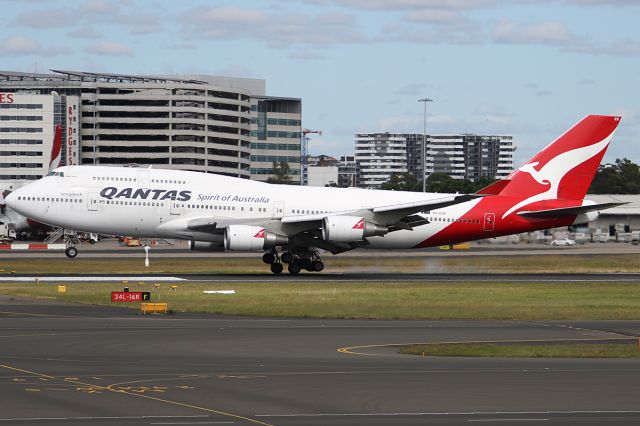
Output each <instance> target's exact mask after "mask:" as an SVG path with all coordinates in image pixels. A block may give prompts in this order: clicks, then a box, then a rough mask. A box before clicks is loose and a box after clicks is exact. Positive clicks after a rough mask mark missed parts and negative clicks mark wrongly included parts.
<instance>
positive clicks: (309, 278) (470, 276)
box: [0, 272, 640, 283]
mask: <svg viewBox="0 0 640 426" xmlns="http://www.w3.org/2000/svg"><path fill="white" fill-rule="evenodd" d="M36 278H37V279H39V280H40V281H43V282H44V281H48V282H68V281H82V282H91V281H93V282H96V283H99V282H118V281H122V280H130V281H153V280H156V281H181V282H211V283H216V282H220V283H233V282H243V283H246V282H256V283H272V282H341V283H375V282H379V283H406V282H424V283H428V282H492V283H496V282H498V283H571V282H593V283H598V282H602V283H607V282H624V283H640V273H597V274H585V273H568V274H561V273H536V274H531V273H511V274H507V273H430V272H424V273H394V272H375V273H374V272H367V273H363V272H343V273H326V272H320V273H309V272H302V273H300V274H299V275H290V274H288V273H286V272H283V273H282V274H281V275H273V274H271V273H265V274H180V273H179V274H155V275H154V274H109V275H105V274H43V275H37V276H36V275H33V274H5V275H0V282H3V281H25V282H33V281H34V280H35V279H36Z"/></svg>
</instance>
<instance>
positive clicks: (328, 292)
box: [0, 279, 640, 320]
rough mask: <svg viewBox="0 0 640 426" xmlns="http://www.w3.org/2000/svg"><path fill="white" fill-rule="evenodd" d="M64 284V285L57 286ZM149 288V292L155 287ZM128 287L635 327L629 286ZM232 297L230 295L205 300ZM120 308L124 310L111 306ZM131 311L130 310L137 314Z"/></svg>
mask: <svg viewBox="0 0 640 426" xmlns="http://www.w3.org/2000/svg"><path fill="white" fill-rule="evenodd" d="M62 284H64V283H62ZM154 284H155V285H154ZM177 285H178V287H177V289H175V290H171V287H170V286H171V284H167V283H162V284H158V283H153V281H150V282H144V283H141V284H140V283H138V282H129V284H128V286H129V287H130V289H131V291H150V292H151V294H152V296H151V301H152V302H167V303H168V304H169V308H170V309H171V310H174V311H176V312H204V313H215V314H230V315H250V316H266V317H297V318H304V317H309V318H363V319H499V320H588V319H597V320H637V319H640V286H639V285H637V284H633V283H620V282H612V283H518V282H516V283H487V282H483V283H477V282H467V283H465V282H428V283H423V282H407V283H395V282H394V283H325V282H321V283H318V282H314V283H307V282H305V281H304V279H301V280H300V281H297V282H286V283H255V282H254V283H241V282H240V283H239V282H233V283H221V282H215V283H206V282H205V283H200V282H199V283H178V284H177ZM66 286H67V292H66V293H57V283H56V284H52V283H40V284H39V285H36V284H34V283H0V294H6V295H14V296H27V297H36V298H49V299H57V300H62V301H69V302H78V303H88V304H96V305H112V303H111V301H110V292H111V291H119V290H122V287H123V286H122V284H118V283H75V282H74V283H66ZM204 290H235V291H236V293H235V294H231V295H224V294H204V293H203V291H204ZM115 305H118V306H121V305H122V304H115ZM136 306H137V305H133V306H132V307H136Z"/></svg>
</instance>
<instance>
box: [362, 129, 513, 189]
mask: <svg viewBox="0 0 640 426" xmlns="http://www.w3.org/2000/svg"><path fill="white" fill-rule="evenodd" d="M422 140H423V135H422V134H416V133H410V134H391V133H366V134H356V162H357V164H358V177H359V186H361V187H364V188H379V187H380V185H381V184H382V183H384V182H386V181H388V180H389V178H390V177H391V174H392V173H405V172H409V173H411V174H413V175H414V176H415V177H416V178H417V179H418V180H422V173H423V147H422V146H423V145H422ZM425 151H426V167H425V168H424V173H425V176H426V177H429V176H430V175H431V174H433V173H445V174H447V175H449V176H451V177H453V178H454V179H468V180H471V181H478V180H479V179H481V178H489V179H501V178H504V177H507V176H508V175H509V173H511V171H512V170H513V152H514V151H515V147H514V144H513V137H512V136H504V135H503V136H498V135H474V134H453V135H427V136H426V149H425ZM374 177H375V178H374Z"/></svg>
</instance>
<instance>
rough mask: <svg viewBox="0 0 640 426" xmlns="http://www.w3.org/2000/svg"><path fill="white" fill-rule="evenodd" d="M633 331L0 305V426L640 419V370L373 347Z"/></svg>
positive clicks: (637, 363) (615, 326)
mask: <svg viewBox="0 0 640 426" xmlns="http://www.w3.org/2000/svg"><path fill="white" fill-rule="evenodd" d="M638 335H640V321H588V322H514V321H507V322H504V321H353V320H310V319H277V318H276V319H259V318H248V317H226V316H205V315H177V316H139V315H137V314H135V313H134V312H133V311H130V310H122V309H118V308H110V307H98V306H82V305H70V304H64V303H58V302H43V301H29V300H27V299H13V298H10V297H6V296H0V426H1V425H5V424H6V425H62V424H64V425H106V424H109V425H111V424H114V425H178V424H180V425H188V424H192V425H202V424H233V425H255V424H261V425H354V424H366V425H390V424H393V425H396V424H398V425H423V424H435V425H437V424H443V425H454V424H473V423H482V424H500V425H503V424H530V423H544V424H574V425H589V424H594V425H596V424H597V425H602V424H607V425H612V424H629V425H631V424H640V406H639V405H638V400H639V395H640V360H638V359H636V360H603V359H592V360H575V359H474V358H436V357H420V356H405V355H400V354H398V353H397V352H396V350H395V348H394V347H389V346H380V345H387V344H398V343H412V342H442V341H497V340H518V339H534V340H548V339H552V340H556V339H560V340H564V339H618V338H623V337H629V336H638Z"/></svg>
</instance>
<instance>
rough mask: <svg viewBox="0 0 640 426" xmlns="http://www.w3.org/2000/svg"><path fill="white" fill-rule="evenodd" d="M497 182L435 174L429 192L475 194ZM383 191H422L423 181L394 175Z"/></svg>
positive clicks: (398, 174) (406, 174)
mask: <svg viewBox="0 0 640 426" xmlns="http://www.w3.org/2000/svg"><path fill="white" fill-rule="evenodd" d="M494 182H495V179H489V178H486V177H483V178H480V180H478V182H472V181H470V180H467V179H454V178H452V177H451V176H449V175H448V174H446V173H433V174H431V175H429V177H427V183H426V185H425V186H426V191H427V192H444V193H455V192H459V193H461V194H473V193H474V192H477V191H479V190H480V189H482V188H484V187H485V186H489V185H491V184H492V183H494ZM381 188H382V189H392V190H396V191H414V192H420V191H422V181H420V180H418V179H416V177H415V176H414V175H412V174H411V173H394V174H392V175H391V178H390V179H389V180H388V181H387V182H385V183H383V184H382V186H381Z"/></svg>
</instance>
